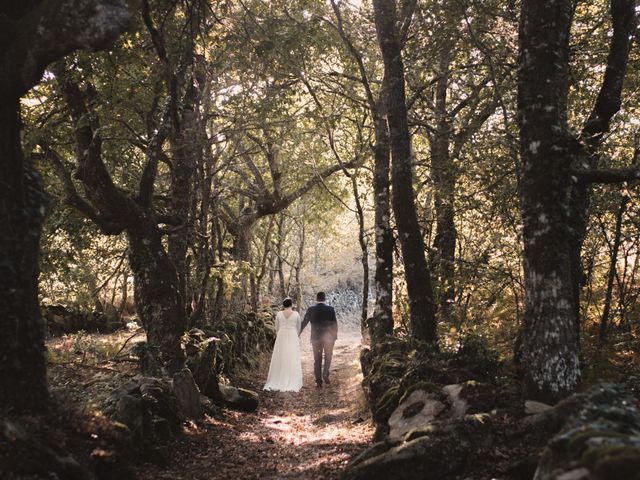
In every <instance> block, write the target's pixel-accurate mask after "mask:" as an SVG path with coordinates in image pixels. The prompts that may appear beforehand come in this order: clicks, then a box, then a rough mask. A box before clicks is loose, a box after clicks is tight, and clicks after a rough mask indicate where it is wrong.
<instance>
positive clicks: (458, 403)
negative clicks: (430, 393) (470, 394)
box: [442, 383, 469, 418]
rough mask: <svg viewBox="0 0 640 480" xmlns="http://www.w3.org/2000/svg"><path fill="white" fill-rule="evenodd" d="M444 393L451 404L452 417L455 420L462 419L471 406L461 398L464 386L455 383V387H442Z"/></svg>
mask: <svg viewBox="0 0 640 480" xmlns="http://www.w3.org/2000/svg"><path fill="white" fill-rule="evenodd" d="M442 393H444V394H445V395H446V396H447V397H448V399H449V403H450V404H451V416H452V417H453V418H462V417H464V416H465V415H466V414H467V410H468V408H469V405H468V404H467V402H466V400H465V399H464V398H462V397H461V396H460V394H461V393H462V384H461V383H454V384H453V385H446V386H444V387H442Z"/></svg>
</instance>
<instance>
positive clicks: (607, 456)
mask: <svg viewBox="0 0 640 480" xmlns="http://www.w3.org/2000/svg"><path fill="white" fill-rule="evenodd" d="M582 463H583V464H584V466H586V467H588V468H589V470H591V472H592V473H593V474H594V476H595V478H602V479H605V478H606V479H609V478H611V479H613V478H615V479H616V480H638V479H640V448H637V447H632V446H618V445H601V446H598V447H595V448H590V449H588V450H587V451H586V452H585V454H584V455H583V456H582Z"/></svg>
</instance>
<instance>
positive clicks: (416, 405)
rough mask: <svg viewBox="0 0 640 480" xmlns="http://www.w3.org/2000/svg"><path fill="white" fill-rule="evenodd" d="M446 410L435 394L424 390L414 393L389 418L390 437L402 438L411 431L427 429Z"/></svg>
mask: <svg viewBox="0 0 640 480" xmlns="http://www.w3.org/2000/svg"><path fill="white" fill-rule="evenodd" d="M445 408H446V407H445V405H444V404H443V403H442V402H440V401H439V400H438V399H437V398H435V395H434V394H433V393H429V392H426V391H424V390H416V391H414V392H412V393H411V394H410V395H409V396H408V397H407V398H405V399H404V400H403V401H402V402H401V403H400V404H399V405H398V408H396V409H395V411H394V412H393V413H392V414H391V416H390V417H389V422H388V423H389V437H391V438H401V437H403V436H404V435H405V434H406V433H408V432H410V431H411V430H414V429H416V428H421V427H425V426H426V425H428V424H429V423H430V422H432V421H433V420H434V419H435V418H436V417H437V416H438V415H439V414H440V413H442V411H443V410H444V409H445Z"/></svg>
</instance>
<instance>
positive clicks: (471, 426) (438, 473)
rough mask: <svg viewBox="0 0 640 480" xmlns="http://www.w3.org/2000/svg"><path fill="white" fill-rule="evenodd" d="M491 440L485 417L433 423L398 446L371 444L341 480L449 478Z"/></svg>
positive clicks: (382, 443)
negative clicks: (343, 479)
mask: <svg viewBox="0 0 640 480" xmlns="http://www.w3.org/2000/svg"><path fill="white" fill-rule="evenodd" d="M491 438H492V437H491V421H490V418H489V417H488V416H483V415H472V416H467V417H464V418H463V419H460V420H455V421H437V422H433V423H432V424H430V425H429V426H428V427H427V428H425V429H421V430H413V431H412V432H410V433H409V434H407V435H406V436H405V437H404V439H403V441H401V442H399V443H397V442H392V441H385V442H379V443H377V444H374V445H373V446H372V447H371V448H370V449H369V450H368V451H366V452H364V453H363V454H361V455H359V456H358V457H356V458H355V459H354V460H353V461H352V462H351V464H349V466H348V467H347V469H346V470H345V473H344V476H343V478H345V479H349V480H360V479H362V480H364V479H375V478H393V479H398V480H417V479H421V480H422V479H425V478H434V479H436V478H438V479H439V478H452V476H453V475H456V474H457V473H460V472H461V471H463V470H464V469H465V467H466V466H467V465H468V464H470V463H471V462H473V461H474V459H475V458H477V455H480V454H481V453H482V452H483V451H485V450H486V449H487V448H489V447H490V445H491Z"/></svg>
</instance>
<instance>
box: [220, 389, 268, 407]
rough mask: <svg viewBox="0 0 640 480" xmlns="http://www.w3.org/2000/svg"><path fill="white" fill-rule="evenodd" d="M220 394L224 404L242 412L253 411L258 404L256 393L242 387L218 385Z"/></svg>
mask: <svg viewBox="0 0 640 480" xmlns="http://www.w3.org/2000/svg"><path fill="white" fill-rule="evenodd" d="M220 394H221V396H222V400H223V402H224V404H225V406H227V407H229V408H232V409H234V410H240V411H242V412H249V413H250V412H255V411H256V410H257V409H258V405H259V404H260V398H259V397H258V394H257V393H255V392H252V391H251V390H246V389H244V388H236V387H232V386H230V385H220Z"/></svg>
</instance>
